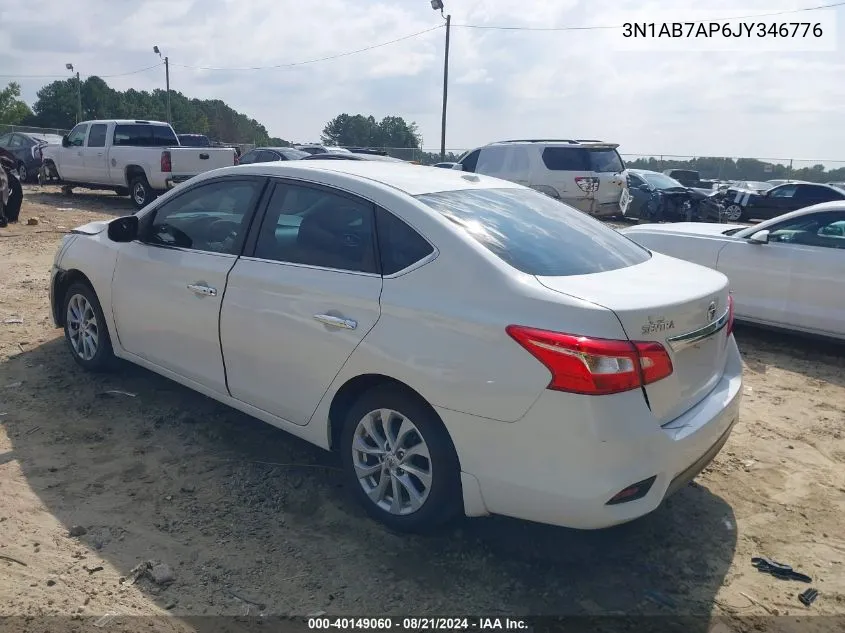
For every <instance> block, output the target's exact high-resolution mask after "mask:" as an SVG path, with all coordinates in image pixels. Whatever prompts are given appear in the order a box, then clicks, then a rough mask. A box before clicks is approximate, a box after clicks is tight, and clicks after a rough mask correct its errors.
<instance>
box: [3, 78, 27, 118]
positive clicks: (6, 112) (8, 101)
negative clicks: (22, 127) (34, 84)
mask: <svg viewBox="0 0 845 633" xmlns="http://www.w3.org/2000/svg"><path fill="white" fill-rule="evenodd" d="M20 96H21V87H20V85H19V84H17V83H15V82H14V81H13V82H12V83H10V84H9V85H8V86H6V87H5V88H3V89H2V90H0V123H3V124H6V125H17V124H18V123H21V122H22V121H24V120H25V119H26V118H27V117H30V116H32V111H31V110H30V109H29V106H28V105H26V103H24V102H23V101H21V100H20V99H19V98H18V97H20Z"/></svg>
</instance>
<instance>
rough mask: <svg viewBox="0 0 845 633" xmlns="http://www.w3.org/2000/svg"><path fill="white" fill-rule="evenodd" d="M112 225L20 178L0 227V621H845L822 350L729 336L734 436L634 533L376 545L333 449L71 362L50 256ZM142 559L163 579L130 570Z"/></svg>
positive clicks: (839, 359) (836, 409)
mask: <svg viewBox="0 0 845 633" xmlns="http://www.w3.org/2000/svg"><path fill="white" fill-rule="evenodd" d="M128 212H131V207H130V203H129V201H128V200H127V199H125V198H117V197H116V196H114V195H113V194H110V193H106V194H95V193H86V192H84V191H79V192H78V193H74V195H73V196H63V195H62V194H61V193H59V190H58V189H57V188H56V187H49V186H45V187H35V186H33V187H29V188H27V189H26V193H25V203H24V207H23V209H22V212H21V223H20V224H18V225H13V226H11V227H10V228H7V229H0V261H2V268H0V615H2V616H30V619H29V620H21V621H22V622H33V621H35V620H33V619H32V618H37V617H40V616H45V615H51V614H52V615H63V616H73V617H75V618H77V619H79V618H85V617H91V616H102V615H104V614H108V613H110V614H115V615H116V618H115V619H114V620H113V622H115V623H118V622H120V618H128V616H130V615H162V614H167V615H169V616H171V617H169V618H167V619H166V620H164V619H160V620H158V622H159V623H161V622H165V621H166V622H168V623H169V624H168V626H175V625H176V624H177V623H183V624H184V623H186V622H189V620H187V619H186V618H188V617H190V616H196V615H203V614H206V615H241V616H242V615H245V614H249V615H253V616H255V615H259V614H265V615H276V614H297V615H307V614H314V613H321V612H325V613H327V614H329V615H361V616H375V615H379V614H390V615H408V614H416V615H421V614H425V615H457V614H481V615H498V616H506V615H537V614H553V615H603V614H636V615H639V614H658V615H659V614H670V615H671V614H675V615H677V614H683V615H687V614H693V615H698V616H702V617H700V618H699V619H698V620H697V622H700V623H701V630H706V628H707V626H710V625H712V624H713V623H718V626H720V627H721V630H748V626H749V624H748V623H749V622H750V621H751V620H749V619H748V618H749V616H771V615H789V616H799V615H806V614H813V615H822V614H826V615H833V614H839V615H845V530H843V529H842V524H843V517H845V438H843V432H845V431H844V430H843V426H845V348H843V347H842V346H836V345H833V344H831V343H823V342H812V341H806V340H802V339H799V338H795V337H791V336H788V335H783V334H771V333H765V332H761V331H757V330H753V329H749V328H739V329H738V332H737V340H738V342H739V346H740V348H741V350H742V354H743V358H744V362H745V370H746V373H745V381H746V383H745V396H744V402H743V405H742V415H741V420H740V423H739V424H738V426H737V428H736V430H735V432H734V434H733V435H732V437H731V439H730V441H729V442H728V444H727V445H726V447H725V449H724V450H723V451H722V453H721V454H720V455H719V456H718V457H717V459H716V460H715V462H714V463H713V465H711V466H710V467H709V468H708V469H707V470H706V471H705V472H704V473H703V474H702V475H701V476H699V477H698V479H697V480H696V482H695V483H693V484H691V485H689V486H688V487H686V488H685V489H683V490H682V491H680V492H679V493H678V494H677V495H675V496H674V497H673V498H671V499H670V500H669V501H668V502H667V503H666V504H665V505H664V506H663V507H661V508H660V509H658V510H657V511H656V512H654V513H653V514H651V515H649V516H647V517H645V518H643V519H641V520H639V521H636V522H634V523H631V524H628V525H625V526H620V527H618V528H613V529H610V530H604V531H598V532H577V531H571V530H564V529H558V528H552V527H548V526H542V525H535V524H529V523H526V522H522V521H516V520H511V519H504V518H484V519H474V520H462V521H459V522H458V523H457V524H455V525H452V526H450V527H449V528H447V529H445V530H444V531H442V532H441V533H439V534H436V535H434V536H428V537H409V536H401V535H395V534H391V533H389V532H387V531H385V530H384V529H383V528H382V527H380V526H379V525H378V524H376V523H373V522H372V521H371V520H369V519H368V518H366V517H365V516H364V514H363V512H362V511H361V510H360V509H359V508H358V507H357V506H356V505H355V503H354V502H353V501H352V500H351V497H350V495H349V494H348V492H347V491H346V490H345V489H344V486H343V484H342V482H341V478H340V474H339V472H338V470H337V461H336V459H335V458H334V457H333V456H332V455H330V454H328V453H324V452H322V451H320V450H319V449H316V448H313V447H311V446H309V445H307V444H304V443H303V442H301V441H299V440H296V439H294V438H292V437H289V436H287V435H286V434H285V433H283V432H281V431H278V430H276V429H274V428H272V427H270V426H268V425H265V424H263V423H261V422H258V421H257V420H254V419H251V418H249V417H247V416H244V415H242V414H240V413H237V412H235V411H233V410H230V409H228V408H226V407H224V406H223V405H220V404H217V403H216V402H214V401H211V400H209V399H207V398H204V397H203V396H200V395H198V394H196V393H193V392H191V391H189V390H187V389H185V388H182V387H180V386H178V385H176V384H175V383H172V382H169V381H168V380H166V379H164V378H161V377H159V376H157V375H155V374H152V373H150V372H147V371H145V370H142V369H139V368H137V367H132V366H124V367H122V368H121V369H120V370H118V371H117V372H116V373H114V374H110V375H105V376H93V375H87V374H84V373H83V372H81V370H80V369H79V368H78V367H77V366H76V365H75V364H74V362H73V360H72V359H71V357H70V354H69V353H68V351H67V350H66V349H65V343H64V339H63V338H62V336H61V332H60V331H59V330H56V329H53V327H52V323H51V320H50V316H49V309H48V305H49V303H48V296H47V284H48V275H49V270H50V265H51V261H52V257H53V255H54V253H55V250H56V247H57V245H58V242H59V240H60V238H61V236H62V234H63V233H64V232H66V231H67V230H69V229H70V228H73V227H74V226H77V225H79V224H82V223H84V222H87V221H91V220H95V219H101V218H104V217H106V218H107V217H111V216H117V215H123V214H125V213H128ZM29 218H36V219H37V221H38V223H37V225H33V226H30V225H27V220H28V219H29ZM121 392H125V393H121ZM752 556H767V557H771V558H773V559H776V560H778V561H782V562H787V563H789V564H791V565H792V566H793V567H795V568H796V569H798V570H800V571H803V572H805V573H807V574H809V575H810V576H812V577H813V583H812V585H811V586H813V587H815V588H817V589H818V591H819V598H818V599H817V601H816V602H815V603H814V604H813V605H812V607H811V608H809V609H807V608H806V607H804V606H802V605H801V604H800V603H799V601H798V599H797V594H798V593H800V592H801V591H803V590H804V589H806V588H807V587H808V586H809V585H805V584H803V583H799V582H794V581H792V582H791V581H783V580H778V579H775V578H773V577H771V576H769V575H765V574H762V573H759V572H758V571H757V570H756V569H754V568H753V567H752V565H751V557H752ZM150 562H151V563H152V564H153V565H155V564H158V563H162V564H163V566H158V567H155V568H154V569H153V570H149V569H147V571H146V573H141V572H144V570H145V568H146V567H149V565H148V563H150ZM139 565H140V567H139ZM145 566H146V567H145ZM133 570H136V572H135V573H133ZM139 573H141V575H140V577H138V579H137V580H135V576H138V574H139ZM168 576H169V577H168ZM710 616H712V617H713V620H712V621H710V622H709V623H708V620H709V618H710ZM792 620H794V618H780V619H777V620H776V622H780V623H782V624H783V625H784V626H786V624H787V623H788V622H789V621H792ZM814 622H815V624H816V625H817V628H819V629H820V630H833V629H834V628H835V627H836V626H837V625H839V626H841V625H842V622H843V620H838V621H837V620H836V619H834V618H817V619H816V620H815V621H814ZM109 628H113V627H112V626H111V625H109ZM144 628H145V630H150V629H148V628H147V627H146V626H145V627H144ZM693 630H695V629H694V628H693ZM804 630H807V629H804Z"/></svg>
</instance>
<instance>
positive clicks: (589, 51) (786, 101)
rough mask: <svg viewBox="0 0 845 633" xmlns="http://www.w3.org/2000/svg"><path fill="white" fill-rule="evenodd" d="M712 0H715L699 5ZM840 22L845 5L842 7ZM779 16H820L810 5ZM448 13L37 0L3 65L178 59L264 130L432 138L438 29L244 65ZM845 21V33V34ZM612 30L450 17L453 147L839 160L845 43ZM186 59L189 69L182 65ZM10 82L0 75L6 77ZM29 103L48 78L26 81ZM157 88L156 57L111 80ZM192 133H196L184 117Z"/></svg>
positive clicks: (373, 3) (756, 8) (472, 6)
mask: <svg viewBox="0 0 845 633" xmlns="http://www.w3.org/2000/svg"><path fill="white" fill-rule="evenodd" d="M444 2H445V4H446V9H447V11H448V12H449V13H451V14H452V20H453V23H455V24H488V25H489V24H495V25H502V24H506V25H522V26H533V27H550V26H566V25H608V24H611V25H612V24H620V23H622V22H623V21H625V20H626V19H629V18H630V17H632V16H636V18H637V19H640V20H652V21H659V20H661V19H665V16H666V15H668V14H670V13H671V11H673V10H674V11H676V10H678V9H679V8H680V7H684V6H687V7H691V8H694V9H695V10H696V11H698V12H701V11H703V10H704V9H706V11H707V12H708V13H709V14H711V17H713V18H720V17H730V16H736V15H743V14H753V13H756V12H763V13H765V12H771V11H778V10H786V9H794V8H801V7H808V6H813V5H817V4H822V0H801V1H798V0H796V1H794V2H788V1H786V0H745V1H744V2H743V3H742V4H741V5H735V3H734V2H728V1H727V0H708V2H706V3H702V2H701V1H700V0H697V1H696V2H689V1H687V0H653V1H645V2H642V1H638V2H633V1H629V0H581V1H578V0H522V1H521V2H514V1H513V0H444ZM702 4H706V6H705V7H702ZM836 11H837V14H838V17H839V18H840V22H841V18H842V16H843V15H845V11H843V9H837V10H836ZM782 19H783V20H784V21H795V20H802V21H812V14H811V13H803V14H798V15H786V16H783V18H782ZM441 23H442V18H441V17H440V15H439V14H438V13H436V12H435V11H433V10H432V9H431V7H430V5H429V2H428V0H308V1H303V0H237V1H235V0H137V1H130V0H74V1H73V2H68V1H67V0H41V1H40V2H34V1H30V2H17V3H12V2H4V3H2V7H0V24H2V29H0V73H3V74H20V75H58V76H62V75H63V74H64V73H65V70H64V65H65V63H69V62H70V63H73V64H74V65H75V67H76V68H77V69H78V70H80V71H81V73H82V75H83V77H84V76H86V75H89V74H97V75H101V76H102V75H112V74H118V73H124V72H127V71H131V70H135V69H139V68H143V67H145V66H149V65H152V64H154V63H156V61H157V58H156V57H155V55H154V54H153V52H152V46H153V45H154V44H155V45H158V46H159V47H160V48H161V49H162V51H163V52H164V53H165V54H167V55H169V57H170V60H171V62H172V68H171V85H172V87H173V88H174V89H175V90H179V91H181V92H182V93H184V94H186V95H188V96H192V97H199V98H219V99H223V100H224V101H226V102H227V103H229V104H230V105H231V106H232V107H234V108H236V109H238V110H240V111H242V112H244V113H246V114H248V115H249V116H252V117H254V118H256V119H257V120H259V121H261V122H262V123H264V124H265V125H266V127H267V128H268V130H269V131H270V133H271V134H272V135H275V136H281V137H282V138H286V139H290V140H294V141H309V140H316V139H317V138H318V137H319V134H320V131H321V129H322V127H323V125H324V124H325V123H326V122H327V121H328V120H329V119H331V118H332V117H334V116H335V115H337V114H339V113H341V112H349V113H359V112H360V113H364V114H373V115H374V116H376V117H382V116H386V115H399V116H403V117H405V119H407V120H413V121H416V122H417V124H418V125H419V127H420V130H421V132H422V134H423V139H424V143H423V144H424V146H426V147H439V144H440V100H441V89H442V72H443V39H444V31H443V29H437V30H434V31H432V32H430V33H427V34H425V35H422V36H420V37H416V38H412V39H408V40H405V41H403V42H400V43H397V44H394V45H391V46H386V47H383V48H378V49H375V50H372V51H368V52H365V53H361V54H357V55H351V56H348V57H344V58H341V59H338V60H334V61H328V62H322V63H315V64H308V65H303V66H298V67H295V68H287V69H275V70H200V69H198V68H196V67H220V68H245V67H252V66H270V65H273V64H284V63H290V62H298V61H303V60H309V59H314V58H318V57H323V56H328V55H333V54H335V53H339V52H343V51H348V50H353V49H359V48H362V47H366V46H369V45H372V44H377V43H380V42H385V41H387V40H391V39H395V38H398V37H402V36H404V35H408V34H410V33H414V32H417V31H422V30H424V29H426V28H429V27H433V26H437V25H438V24H441ZM840 31H843V29H840ZM614 37H616V38H618V37H619V33H617V32H616V31H609V30H592V31H565V32H542V31H541V32H537V31H534V32H508V31H505V32H503V31H490V30H478V29H468V28H459V27H455V28H453V30H452V50H451V65H450V80H451V81H450V99H449V119H448V123H449V129H448V136H447V146H448V147H450V148H455V149H464V148H469V147H474V146H477V145H481V144H484V143H487V142H490V141H493V140H498V139H505V138H520V137H538V136H539V137H556V138H565V137H569V136H574V137H579V138H601V139H605V140H608V141H613V142H617V143H619V144H620V150H621V151H622V152H623V153H628V154H682V155H719V156H759V157H796V158H824V159H832V160H835V159H842V160H845V127H843V126H842V125H841V118H842V117H841V114H840V112H841V108H842V104H843V102H845V81H843V77H845V54H843V51H845V48H843V46H842V44H841V40H842V39H843V37H842V35H841V33H840V34H839V35H838V38H839V42H840V44H839V46H838V48H837V50H836V51H834V52H789V51H786V52H765V51H761V52H676V51H671V50H668V48H667V50H666V51H660V50H656V51H651V52H630V51H621V50H619V48H618V47H617V46H615V44H614V41H615V40H613V38H614ZM185 66H191V67H193V68H186V67H185ZM6 81H9V78H0V82H6ZM18 81H19V82H20V83H21V85H22V87H23V91H24V97H25V99H26V100H27V101H29V102H30V103H31V102H32V101H34V99H35V93H36V91H37V90H38V88H39V87H40V86H41V85H43V84H44V83H47V82H48V81H50V79H49V78H22V79H19V80H18ZM106 81H108V83H109V84H110V85H111V86H112V87H114V88H117V89H120V90H125V89H127V88H130V87H133V88H136V89H147V90H149V89H153V88H158V87H163V86H164V69H163V68H155V69H153V70H150V71H147V72H142V73H137V74H133V75H128V76H123V77H113V78H108V79H106ZM184 131H188V130H184Z"/></svg>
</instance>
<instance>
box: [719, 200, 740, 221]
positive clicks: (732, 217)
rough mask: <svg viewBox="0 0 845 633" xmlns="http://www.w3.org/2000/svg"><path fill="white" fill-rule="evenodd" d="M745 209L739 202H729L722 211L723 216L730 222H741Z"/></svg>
mask: <svg viewBox="0 0 845 633" xmlns="http://www.w3.org/2000/svg"><path fill="white" fill-rule="evenodd" d="M742 214H743V210H742V207H741V206H739V205H738V204H729V205H728V206H726V207H725V210H724V211H723V212H722V217H723V218H724V219H725V220H727V221H728V222H739V221H740V220H741V219H742Z"/></svg>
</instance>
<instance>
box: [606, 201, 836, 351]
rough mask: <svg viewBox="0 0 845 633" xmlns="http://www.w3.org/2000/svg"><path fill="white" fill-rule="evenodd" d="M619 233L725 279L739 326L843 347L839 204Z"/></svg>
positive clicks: (832, 203) (626, 230) (652, 226)
mask: <svg viewBox="0 0 845 633" xmlns="http://www.w3.org/2000/svg"><path fill="white" fill-rule="evenodd" d="M622 233H624V234H625V235H626V236H628V237H630V238H631V239H632V240H634V241H635V242H637V243H638V244H641V245H642V246H645V247H646V248H649V249H652V250H654V251H657V252H660V253H664V254H666V255H670V256H672V257H678V258H680V259H685V260H687V261H690V262H693V263H696V264H701V265H702V266H708V267H709V268H713V269H715V270H718V271H720V272H722V273H724V274H725V275H727V276H728V278H729V279H730V283H731V290H732V292H733V296H734V299H735V301H736V318H737V319H741V320H743V321H749V322H752V323H757V324H760V325H767V326H776V327H781V328H787V329H790V330H796V331H799V332H806V333H810V334H818V335H823V336H829V337H834V338H839V339H845V275H842V274H841V271H842V270H845V201H835V202H826V203H824V204H817V205H813V206H811V207H806V208H804V209H800V210H798V211H793V212H791V213H787V214H785V215H781V216H779V217H777V218H773V219H771V220H768V221H766V222H763V223H761V224H758V225H756V226H743V225H739V224H733V225H725V224H696V223H683V224H671V225H656V224H642V225H639V226H634V227H630V228H625V229H622Z"/></svg>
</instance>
